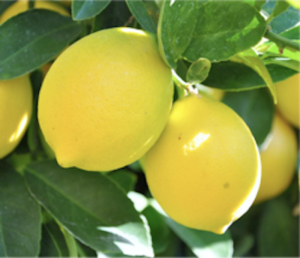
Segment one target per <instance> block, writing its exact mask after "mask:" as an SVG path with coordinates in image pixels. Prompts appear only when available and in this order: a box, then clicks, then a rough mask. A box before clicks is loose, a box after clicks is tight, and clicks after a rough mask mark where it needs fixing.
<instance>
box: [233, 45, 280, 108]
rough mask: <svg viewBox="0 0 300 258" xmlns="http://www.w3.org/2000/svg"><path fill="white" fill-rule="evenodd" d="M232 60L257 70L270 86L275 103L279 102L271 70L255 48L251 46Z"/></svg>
mask: <svg viewBox="0 0 300 258" xmlns="http://www.w3.org/2000/svg"><path fill="white" fill-rule="evenodd" d="M231 60H232V61H236V62H241V63H244V64H245V65H247V66H249V67H251V68H252V69H253V70H254V71H255V72H257V73H258V74H259V75H260V77H261V78H262V79H263V80H264V82H265V84H266V85H267V86H268V88H269V90H270V92H271V94H272V96H273V99H274V103H277V96H276V90H275V86H274V83H273V81H272V78H271V76H270V74H269V71H268V69H267V68H266V66H265V64H264V63H263V61H262V59H261V58H260V57H259V56H258V55H257V53H256V52H255V51H254V50H253V49H251V48H249V49H247V50H246V51H243V52H241V53H239V54H237V55H235V56H233V57H232V59H231Z"/></svg>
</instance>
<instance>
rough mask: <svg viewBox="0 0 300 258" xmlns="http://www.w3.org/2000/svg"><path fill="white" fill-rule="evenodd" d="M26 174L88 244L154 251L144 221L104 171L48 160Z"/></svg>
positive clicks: (114, 249)
mask: <svg viewBox="0 0 300 258" xmlns="http://www.w3.org/2000/svg"><path fill="white" fill-rule="evenodd" d="M25 178H26V181H27V184H28V186H29V188H30V190H31V192H32V194H33V195H34V196H35V198H36V199H37V200H38V201H39V202H40V203H41V204H42V205H43V206H44V208H45V209H46V210H48V211H49V212H50V213H51V214H52V215H53V217H55V218H56V219H57V220H58V221H59V223H61V224H62V225H63V226H64V227H65V228H66V229H67V230H68V231H69V232H71V233H72V235H74V236H75V237H76V238H77V239H79V240H80V241H82V242H83V243H84V244H86V245H88V246H90V247H91V248H93V249H95V250H99V251H102V252H111V253H112V254H124V255H146V256H152V252H153V250H152V248H151V246H150V240H149V236H148V233H147V230H146V227H145V224H144V222H143V221H142V220H141V218H140V216H139V214H138V213H137V212H136V211H135V209H134V207H133V205H132V203H131V202H130V200H128V198H127V197H126V195H125V193H124V192H123V191H122V190H121V189H120V188H119V187H118V186H117V185H115V183H114V182H113V181H111V180H110V179H109V178H108V177H107V176H105V175H104V174H102V173H96V172H86V171H82V170H79V169H76V168H71V169H63V168H61V167H59V166H58V165H57V163H56V162H55V161H44V162H38V163H33V164H31V165H29V166H28V167H27V169H26V173H25ZM100 240H101V241H100Z"/></svg>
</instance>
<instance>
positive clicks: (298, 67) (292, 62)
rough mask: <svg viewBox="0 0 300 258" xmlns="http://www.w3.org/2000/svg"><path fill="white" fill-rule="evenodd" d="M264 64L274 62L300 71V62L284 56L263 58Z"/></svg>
mask: <svg viewBox="0 0 300 258" xmlns="http://www.w3.org/2000/svg"><path fill="white" fill-rule="evenodd" d="M263 62H264V64H265V65H268V64H276V65H281V66H283V67H286V68H289V69H292V70H294V71H296V72H300V62H299V61H295V60H291V59H289V58H284V57H273V58H267V59H264V60H263Z"/></svg>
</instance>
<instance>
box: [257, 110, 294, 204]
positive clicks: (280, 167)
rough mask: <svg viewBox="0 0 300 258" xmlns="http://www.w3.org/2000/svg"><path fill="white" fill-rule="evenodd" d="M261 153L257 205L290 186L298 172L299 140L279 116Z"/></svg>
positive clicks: (275, 119)
mask: <svg viewBox="0 0 300 258" xmlns="http://www.w3.org/2000/svg"><path fill="white" fill-rule="evenodd" d="M263 147H264V149H263V150H262V151H261V153H260V156H261V166H262V177H261V186H260V189H259V191H258V194H257V196H256V199H255V203H260V202H262V201H265V200H269V199H272V198H274V197H276V196H278V195H279V194H281V193H282V192H283V191H284V190H286V189H287V188H288V186H289V185H290V183H291V181H292V179H293V176H294V175H295V171H296V161H297V138H296V135H295V132H294V131H293V129H292V128H291V127H290V125H289V124H288V123H287V122H286V121H284V120H283V119H282V118H281V117H280V116H279V115H276V116H275V118H274V122H273V126H272V130H271V133H270V134H269V135H268V137H267V139H266V142H265V146H264V145H263Z"/></svg>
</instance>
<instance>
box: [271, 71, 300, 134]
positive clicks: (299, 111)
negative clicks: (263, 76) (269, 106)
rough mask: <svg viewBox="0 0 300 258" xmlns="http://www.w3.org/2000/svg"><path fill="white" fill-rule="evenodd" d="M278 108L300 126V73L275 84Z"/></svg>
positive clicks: (290, 120) (287, 118)
mask: <svg viewBox="0 0 300 258" xmlns="http://www.w3.org/2000/svg"><path fill="white" fill-rule="evenodd" d="M275 86H276V92H277V97H278V105H277V107H278V110H279V112H280V113H281V114H282V116H284V118H285V119H286V120H287V121H288V122H290V123H291V124H292V125H293V126H295V127H297V128H298V129H299V128H300V73H297V74H295V75H293V76H291V77H290V78H288V79H287V80H284V81H281V82H278V83H276V84H275Z"/></svg>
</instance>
